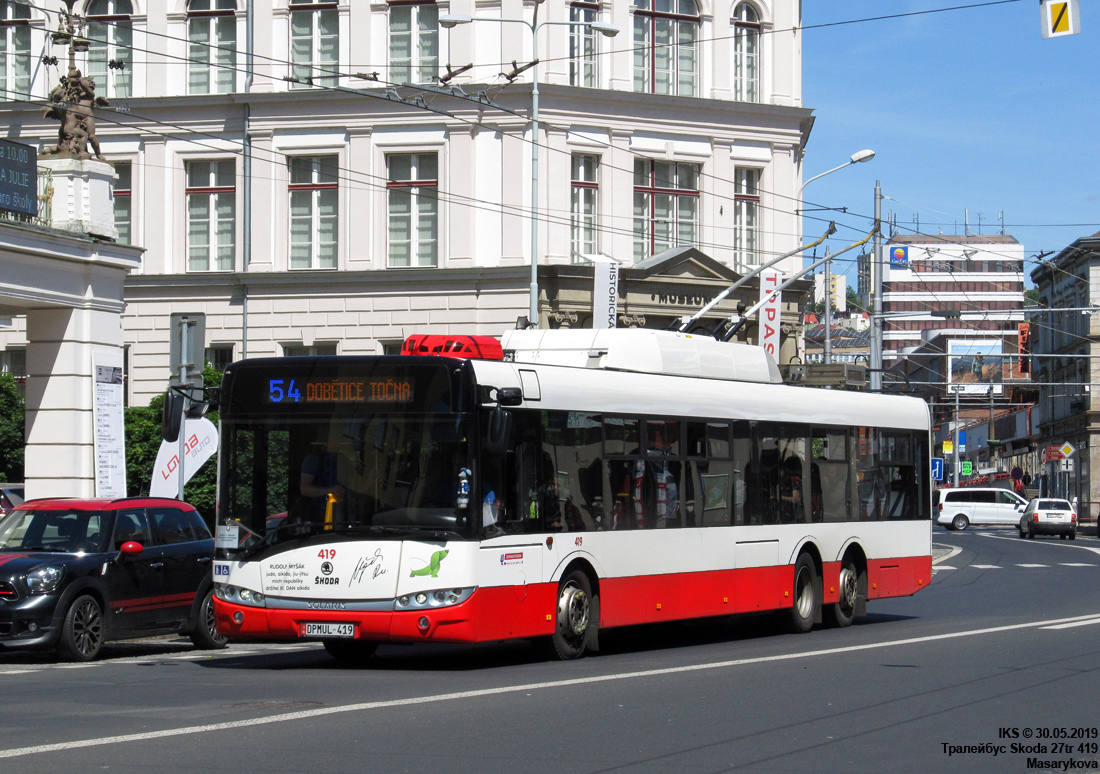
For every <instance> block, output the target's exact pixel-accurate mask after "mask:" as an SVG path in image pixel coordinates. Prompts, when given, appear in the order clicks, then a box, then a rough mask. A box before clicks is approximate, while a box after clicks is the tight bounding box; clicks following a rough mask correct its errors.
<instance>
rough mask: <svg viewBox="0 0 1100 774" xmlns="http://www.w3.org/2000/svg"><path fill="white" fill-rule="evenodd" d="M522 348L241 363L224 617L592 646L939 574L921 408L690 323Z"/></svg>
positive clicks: (285, 630) (830, 605)
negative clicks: (790, 368) (684, 328)
mask: <svg viewBox="0 0 1100 774" xmlns="http://www.w3.org/2000/svg"><path fill="white" fill-rule="evenodd" d="M502 344H503V359H473V358H470V359H457V358H453V357H439V356H423V355H421V356H415V355H413V356H408V354H406V355H405V356H389V357H296V358H275V359H256V360H247V361H243V362H239V363H234V364H232V365H231V366H230V367H229V368H228V369H227V370H226V373H225V378H224V381H223V384H222V392H221V405H220V410H221V453H220V455H219V474H218V508H219V511H218V513H219V530H218V532H219V534H218V545H219V556H218V557H217V560H216V562H215V580H216V581H217V584H216V601H215V605H214V609H215V614H216V619H217V626H218V630H219V631H220V632H222V633H223V634H226V635H229V636H230V637H231V638H233V637H242V638H244V637H247V638H270V639H277V640H298V639H319V640H321V641H322V642H324V645H325V647H326V648H327V649H328V651H329V652H330V653H331V654H333V655H334V656H337V657H341V658H356V657H363V656H366V655H369V654H370V653H371V652H372V651H373V650H374V648H375V647H376V646H377V645H378V643H384V642H483V641H490V640H501V639H507V638H513V637H530V638H535V637H538V638H545V639H544V641H545V642H547V643H549V644H552V650H553V652H555V653H556V654H557V655H558V656H560V657H562V658H575V657H578V656H580V655H582V654H583V653H584V652H585V651H586V650H594V649H597V648H598V647H599V640H598V633H599V631H600V630H601V629H607V628H610V627H616V626H625V625H632V624H642V623H648V622H656V621H672V620H683V619H689V618H700V617H705V616H721V615H729V614H737V613H747V612H757V611H767V610H774V611H780V614H781V615H784V616H786V617H788V618H789V622H790V625H791V626H792V628H793V629H795V630H796V631H807V630H809V629H810V628H812V627H813V625H814V624H815V623H816V622H819V621H825V622H827V623H831V624H833V625H838V626H846V625H848V624H849V623H851V621H852V619H853V617H855V616H857V615H860V614H862V613H863V612H864V610H865V606H866V602H867V601H869V600H874V599H881V598H884V597H896V596H903V595H910V594H913V593H915V592H917V591H919V590H920V589H921V588H922V587H924V586H925V585H927V584H928V583H929V581H930V579H931V575H932V560H931V556H930V554H931V520H930V516H931V508H930V475H929V469H928V467H929V454H928V452H929V414H928V409H927V407H926V405H925V404H924V403H923V402H922V401H920V400H917V399H914V398H906V397H892V396H883V395H876V394H866V393H855V392H845V391H837V390H822V389H811V388H801V387H796V386H788V385H784V384H783V383H782V381H781V379H780V377H779V373H778V369H777V368H776V366H775V363H774V362H773V361H772V360H771V358H770V357H769V356H767V355H765V354H764V353H763V351H762V350H761V349H760V348H758V347H749V346H746V345H739V344H730V343H722V342H718V341H715V340H713V339H709V338H705V337H698V336H691V335H687V334H682V333H672V332H666V331H655V330H637V329H635V330H554V331H548V330H527V331H513V332H511V333H510V334H506V335H505V336H504V338H503V341H502ZM407 349H410V350H414V349H416V348H415V347H409V348H407Z"/></svg>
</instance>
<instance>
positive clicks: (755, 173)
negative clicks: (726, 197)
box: [733, 169, 760, 271]
mask: <svg viewBox="0 0 1100 774" xmlns="http://www.w3.org/2000/svg"><path fill="white" fill-rule="evenodd" d="M759 229H760V170H759V169H738V170H737V171H736V172H735V173H734V203H733V256H734V257H733V260H734V268H735V269H737V270H738V271H741V270H743V269H744V268H745V267H746V266H748V265H749V264H754V263H757V262H758V261H757V250H758V249H759V247H760V245H759V236H760V232H759Z"/></svg>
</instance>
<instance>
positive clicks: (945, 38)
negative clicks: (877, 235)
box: [802, 0, 1100, 286]
mask: <svg viewBox="0 0 1100 774" xmlns="http://www.w3.org/2000/svg"><path fill="white" fill-rule="evenodd" d="M968 4H970V3H969V2H968V1H967V0H955V1H954V2H952V1H951V0H905V1H902V0H889V1H888V2H883V1H882V0H808V1H807V2H805V3H804V4H803V24H804V26H805V29H804V31H803V35H802V46H803V59H802V62H803V104H804V105H805V106H806V107H808V108H811V109H813V111H814V115H815V117H816V123H815V125H814V129H813V132H812V133H811V135H810V140H809V144H808V145H807V152H806V159H805V164H804V167H803V172H804V179H806V180H809V179H810V178H811V177H813V176H814V175H816V174H818V173H820V172H824V171H825V170H827V169H830V168H832V167H835V166H837V165H838V164H842V163H844V162H845V161H846V160H847V159H848V157H849V156H850V155H851V154H852V153H854V152H856V151H857V150H861V149H863V148H870V149H872V150H874V151H875V153H876V156H875V158H874V159H873V160H871V161H869V162H867V163H864V164H853V165H852V166H850V167H847V168H845V169H842V170H840V171H837V172H834V173H832V174H831V175H828V176H826V177H823V178H821V179H820V180H816V181H814V182H813V183H810V184H809V185H808V186H807V187H806V190H805V199H806V205H805V206H806V207H814V206H827V207H847V208H848V212H849V214H847V215H846V214H843V213H837V214H836V215H835V217H836V220H837V226H838V227H840V231H839V232H838V237H840V239H834V240H832V241H831V242H830V244H831V245H833V250H834V251H835V250H837V249H839V248H840V247H842V246H844V245H846V244H850V243H851V242H852V241H855V239H854V237H856V230H855V229H862V230H863V231H864V232H866V230H867V229H869V228H870V219H869V218H870V216H871V215H872V214H873V212H874V187H875V181H876V180H879V181H881V184H882V192H883V194H884V195H886V196H888V197H890V199H889V200H887V201H885V202H883V217H884V218H885V217H886V214H887V212H888V211H890V210H893V211H894V213H895V214H896V216H897V225H898V231H899V232H900V233H913V229H915V228H916V225H917V224H916V223H915V222H914V216H917V217H919V219H920V230H921V232H922V233H931V234H936V233H940V232H941V231H942V233H944V234H952V233H962V232H963V221H964V214H965V211H966V210H969V215H970V229H971V232H973V233H978V216H979V213H980V214H981V220H982V229H981V230H982V233H987V234H988V233H997V232H998V231H999V230H1000V223H999V221H998V220H997V214H998V212H1003V213H1004V219H1005V233H1006V234H1009V235H1011V236H1014V237H1016V239H1017V240H1019V241H1020V242H1021V243H1022V244H1023V245H1024V248H1025V251H1026V252H1025V254H1026V255H1028V256H1032V255H1034V254H1036V253H1039V252H1040V251H1046V250H1054V251H1057V250H1060V249H1061V248H1063V247H1065V246H1066V245H1068V244H1070V243H1071V242H1073V240H1075V239H1077V238H1079V237H1081V236H1084V235H1087V234H1094V233H1096V232H1097V231H1100V148H1097V137H1098V127H1100V61H1098V59H1097V51H1098V50H1100V3H1092V2H1090V1H1089V0H1080V5H1081V17H1082V21H1081V28H1082V32H1081V34H1079V35H1073V36H1067V37H1062V38H1054V39H1049V40H1044V39H1043V38H1042V34H1041V28H1040V11H1039V3H1038V2H1036V0H1017V1H1016V2H1009V3H1005V4H1000V5H989V6H985V7H979V8H969V9H964V10H950V11H944V12H942V13H930V14H924V15H920V16H909V17H904V18H894V19H883V20H879V21H865V22H860V23H855V24H843V25H839V26H833V27H824V28H820V29H815V28H814V25H819V24H829V23H833V22H840V21H847V20H856V19H868V18H870V17H879V16H886V15H890V14H899V13H911V12H915V11H926V10H932V9H937V8H949V7H957V6H961V5H968ZM809 215H811V216H820V217H823V218H828V217H829V213H810V214H809ZM956 224H957V225H956ZM1068 224H1083V225H1068ZM844 226H848V227H849V228H844ZM804 231H805V233H806V234H807V235H811V234H812V235H813V236H815V237H816V236H818V235H820V234H821V233H822V232H823V231H824V224H823V223H822V222H820V221H816V220H810V219H809V217H807V219H806V220H805V223H804ZM845 238H846V239H845ZM853 252H854V251H853ZM850 255H851V254H850V253H849V254H846V255H845V256H844V257H849V256H850ZM840 260H843V258H841V259H840ZM1034 266H1035V262H1034V261H1033V260H1031V261H1029V262H1028V264H1027V266H1026V268H1025V272H1026V274H1030V271H1031V269H1033V268H1034ZM834 271H838V272H839V271H841V268H840V267H839V266H837V267H836V268H834ZM847 273H848V274H849V282H850V283H854V280H855V271H854V264H849V265H848V267H847ZM1030 284H1031V283H1030V279H1029V280H1028V285H1029V286H1030Z"/></svg>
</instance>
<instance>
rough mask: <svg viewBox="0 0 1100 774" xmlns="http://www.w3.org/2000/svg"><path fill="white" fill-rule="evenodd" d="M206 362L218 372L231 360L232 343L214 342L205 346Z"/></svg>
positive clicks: (223, 369)
mask: <svg viewBox="0 0 1100 774" xmlns="http://www.w3.org/2000/svg"><path fill="white" fill-rule="evenodd" d="M206 362H207V363H209V364H210V367H211V368H213V369H214V370H215V371H217V372H218V373H219V374H220V373H223V372H224V371H225V369H226V368H228V367H229V364H230V363H232V362H233V345H232V344H214V345H212V346H209V347H207V348H206Z"/></svg>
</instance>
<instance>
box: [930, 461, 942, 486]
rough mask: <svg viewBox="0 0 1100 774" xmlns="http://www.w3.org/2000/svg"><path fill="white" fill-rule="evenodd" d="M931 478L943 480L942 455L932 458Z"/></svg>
mask: <svg viewBox="0 0 1100 774" xmlns="http://www.w3.org/2000/svg"><path fill="white" fill-rule="evenodd" d="M932 480H933V481H943V457H933V458H932Z"/></svg>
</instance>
